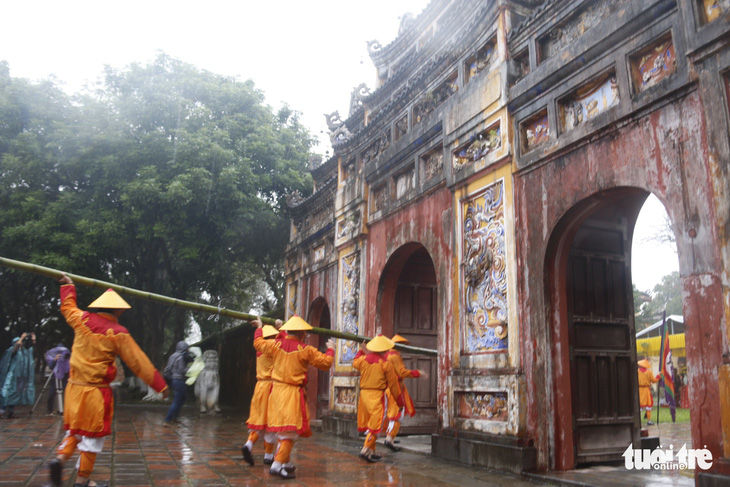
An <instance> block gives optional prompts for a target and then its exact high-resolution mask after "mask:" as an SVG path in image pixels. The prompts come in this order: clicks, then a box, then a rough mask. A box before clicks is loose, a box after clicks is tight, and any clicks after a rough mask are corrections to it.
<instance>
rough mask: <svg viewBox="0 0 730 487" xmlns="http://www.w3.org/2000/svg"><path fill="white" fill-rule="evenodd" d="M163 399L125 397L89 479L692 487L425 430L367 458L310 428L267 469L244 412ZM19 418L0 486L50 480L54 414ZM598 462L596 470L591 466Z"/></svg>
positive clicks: (69, 472)
mask: <svg viewBox="0 0 730 487" xmlns="http://www.w3.org/2000/svg"><path fill="white" fill-rule="evenodd" d="M165 411H166V407H165V406H162V405H160V406H136V405H122V406H118V407H117V409H116V417H115V424H114V432H113V434H112V435H110V436H109V437H107V439H106V442H105V444H104V452H103V453H101V454H99V455H98V456H97V461H96V467H95V469H94V474H93V476H92V478H93V479H95V480H97V481H100V482H107V481H109V482H110V485H111V486H112V487H120V486H125V487H132V486H149V487H159V486H190V487H193V486H214V487H215V486H261V485H297V486H340V487H350V486H378V485H400V486H419V487H425V486H472V485H474V486H476V485H479V486H484V485H486V486H515V487H527V486H539V485H556V484H563V485H597V486H602V485H611V486H617V485H638V486H647V487H648V486H657V487H658V486H670V485H693V482H692V480H691V477H681V476H680V477H677V476H674V477H671V476H666V475H663V476H662V475H650V476H647V475H643V476H641V475H639V476H637V475H636V474H632V473H631V472H627V471H626V470H625V469H624V468H623V467H594V468H593V469H584V470H580V471H572V472H562V473H561V474H560V475H559V476H557V477H545V476H541V475H536V476H517V475H513V474H510V473H505V472H497V471H493V470H489V469H484V468H476V467H469V466H465V465H461V464H457V463H452V462H448V461H444V460H440V459H436V458H433V457H431V456H429V455H428V454H424V453H423V452H427V451H428V437H421V438H418V437H404V438H403V442H402V443H401V445H402V446H403V447H404V451H401V452H398V453H392V452H390V451H389V450H387V449H386V448H385V447H383V446H382V443H381V444H379V447H378V453H379V454H381V455H383V460H381V461H380V462H379V463H376V464H367V463H365V462H363V461H362V460H360V459H359V458H358V456H357V455H358V453H359V451H360V447H361V446H362V444H361V442H359V441H356V440H352V439H343V438H332V437H330V436H328V435H326V434H324V433H319V432H315V433H314V435H313V436H312V437H311V438H307V439H304V440H300V441H299V442H297V443H296V445H295V447H294V450H293V452H292V461H293V462H294V464H295V465H296V466H297V471H296V475H297V477H296V478H295V479H292V480H283V479H281V478H279V477H275V476H271V475H269V470H268V467H267V466H264V465H263V464H262V463H261V461H262V459H263V440H262V439H261V440H259V442H258V443H257V444H256V446H255V447H254V458H255V460H256V465H255V466H253V467H249V466H248V464H246V463H245V462H244V461H243V460H242V459H241V451H240V447H241V444H242V443H243V442H244V441H245V439H246V436H247V430H246V426H245V424H242V421H243V418H241V417H232V416H228V415H226V414H225V413H224V414H222V415H217V416H203V417H198V415H197V414H196V412H195V410H194V408H192V407H186V408H184V409H183V415H182V417H181V419H180V422H179V423H178V424H176V425H174V426H164V425H163V421H162V420H163V417H164V414H165ZM17 413H18V416H19V417H18V418H17V419H12V420H0V487H9V486H22V487H36V486H44V485H47V483H48V472H47V469H46V463H47V462H48V460H50V459H51V458H53V456H54V451H55V447H56V446H57V445H58V443H59V442H60V440H61V438H62V437H63V429H62V421H61V418H60V417H58V416H45V415H34V416H33V417H29V416H28V413H27V409H22V408H18V410H17ZM76 457H77V455H74V457H73V458H72V459H71V460H70V461H69V462H68V463H67V465H66V468H65V469H64V486H68V487H70V486H72V485H73V480H74V478H73V476H74V472H75V469H74V464H75V460H76ZM595 468H598V470H595Z"/></svg>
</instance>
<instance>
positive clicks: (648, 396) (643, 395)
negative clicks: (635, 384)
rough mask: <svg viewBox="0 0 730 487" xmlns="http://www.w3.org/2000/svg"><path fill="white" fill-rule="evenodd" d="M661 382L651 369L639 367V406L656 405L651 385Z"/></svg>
mask: <svg viewBox="0 0 730 487" xmlns="http://www.w3.org/2000/svg"><path fill="white" fill-rule="evenodd" d="M655 382H659V379H657V378H656V377H655V376H654V374H652V373H651V370H649V369H645V368H643V367H642V368H639V407H642V408H645V407H651V406H653V405H654V397H653V396H652V393H651V385H652V384H653V383H655Z"/></svg>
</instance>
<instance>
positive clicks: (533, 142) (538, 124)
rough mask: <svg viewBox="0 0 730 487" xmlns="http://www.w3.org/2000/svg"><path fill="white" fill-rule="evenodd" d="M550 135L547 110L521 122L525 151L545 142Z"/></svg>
mask: <svg viewBox="0 0 730 487" xmlns="http://www.w3.org/2000/svg"><path fill="white" fill-rule="evenodd" d="M549 136H550V126H549V124H548V114H547V110H542V111H540V112H538V113H537V114H536V115H534V116H532V117H530V118H528V119H527V120H526V121H524V122H523V123H522V124H520V138H521V141H522V150H523V152H529V151H531V150H532V149H534V148H535V147H537V146H539V145H542V144H544V143H545V142H547V141H548V139H549Z"/></svg>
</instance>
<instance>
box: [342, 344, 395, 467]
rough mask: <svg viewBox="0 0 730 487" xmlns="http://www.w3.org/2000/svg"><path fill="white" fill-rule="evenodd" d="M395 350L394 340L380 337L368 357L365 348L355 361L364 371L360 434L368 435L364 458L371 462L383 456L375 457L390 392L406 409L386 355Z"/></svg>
mask: <svg viewBox="0 0 730 487" xmlns="http://www.w3.org/2000/svg"><path fill="white" fill-rule="evenodd" d="M394 346H395V343H393V341H392V340H391V339H390V338H388V337H385V336H383V335H378V336H376V337H375V338H373V339H372V340H370V341H369V342H368V343H367V345H366V346H365V347H364V348H366V349H367V350H368V353H365V350H363V346H362V344H361V345H360V350H359V351H358V352H357V355H355V358H354V360H353V361H352V366H353V367H354V368H355V369H357V370H358V371H360V397H359V399H358V404H357V430H358V431H360V432H361V433H362V432H365V431H367V435H366V436H365V444H364V445H363V447H362V450H361V451H360V458H363V459H364V460H367V461H368V462H377V461H378V460H380V456H379V455H376V454H375V443H376V441H377V439H378V434H379V433H380V430H381V427H382V425H383V420H384V419H385V413H386V410H385V394H386V390H389V391H390V394H391V395H392V396H393V397H394V398H395V401H396V404H397V405H398V407H399V408H400V407H403V397H402V395H401V391H400V386H399V385H398V374H396V372H395V369H394V368H393V365H392V364H391V363H390V362H389V361H388V360H387V359H386V358H385V355H384V352H387V351H388V350H390V349H392V348H393V347H394Z"/></svg>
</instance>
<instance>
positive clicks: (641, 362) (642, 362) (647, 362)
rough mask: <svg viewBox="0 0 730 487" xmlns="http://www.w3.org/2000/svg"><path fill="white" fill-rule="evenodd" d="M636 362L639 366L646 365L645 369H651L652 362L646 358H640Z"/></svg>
mask: <svg viewBox="0 0 730 487" xmlns="http://www.w3.org/2000/svg"><path fill="white" fill-rule="evenodd" d="M636 363H637V364H639V367H644V368H645V369H650V368H651V362H649V361H648V360H646V359H643V360H639V361H638V362H636Z"/></svg>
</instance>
